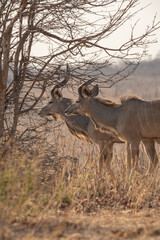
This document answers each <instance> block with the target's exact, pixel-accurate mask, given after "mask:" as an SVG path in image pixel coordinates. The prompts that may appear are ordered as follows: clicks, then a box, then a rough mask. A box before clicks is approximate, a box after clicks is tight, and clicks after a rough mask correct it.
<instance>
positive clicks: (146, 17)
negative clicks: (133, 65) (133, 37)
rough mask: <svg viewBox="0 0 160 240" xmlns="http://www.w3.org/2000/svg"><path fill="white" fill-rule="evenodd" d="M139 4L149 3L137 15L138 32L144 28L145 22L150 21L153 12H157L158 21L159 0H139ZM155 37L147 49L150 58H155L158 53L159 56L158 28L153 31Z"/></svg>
mask: <svg viewBox="0 0 160 240" xmlns="http://www.w3.org/2000/svg"><path fill="white" fill-rule="evenodd" d="M140 4H141V6H146V5H148V4H150V5H149V6H148V7H147V8H145V9H144V10H143V11H142V12H141V14H140V16H138V17H140V24H139V26H138V31H139V32H141V29H143V28H145V27H146V25H147V24H150V23H151V21H152V19H153V17H154V15H155V14H157V21H160V0H140ZM155 38H156V39H157V43H154V44H152V46H151V47H150V49H149V53H150V54H151V59H153V58H156V57H157V55H158V54H159V56H160V29H158V30H157V31H156V32H155Z"/></svg>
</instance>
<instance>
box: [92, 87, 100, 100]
mask: <svg viewBox="0 0 160 240" xmlns="http://www.w3.org/2000/svg"><path fill="white" fill-rule="evenodd" d="M98 93H99V87H98V84H96V85H95V86H94V87H93V88H92V90H91V97H92V98H93V97H96V96H97V95H98Z"/></svg>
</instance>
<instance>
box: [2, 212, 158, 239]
mask: <svg viewBox="0 0 160 240" xmlns="http://www.w3.org/2000/svg"><path fill="white" fill-rule="evenodd" d="M49 215H50V216H48V217H47V216H45V217H44V218H42V219H35V220H33V219H32V220H26V221H25V220H23V221H22V222H17V221H13V223H11V224H10V225H7V227H6V226H1V234H0V239H1V240H5V239H7V240H9V239H11V240H14V239H21V240H24V239H27V240H29V239H31V240H37V239H46V240H47V239H53V240H56V239H68V240H78V239H83V240H86V239H92V240H94V239H97V240H101V239H102V240H103V239H144V240H147V239H157V240H158V239H160V209H145V210H144V209H143V210H140V211H139V212H135V211H134V210H127V209H126V210H117V209H114V210H100V211H99V212H96V213H91V214H87V215H77V214H75V215H74V214H73V215H72V216H70V213H69V211H68V212H65V213H63V214H62V215H61V216H57V217H55V216H51V214H49Z"/></svg>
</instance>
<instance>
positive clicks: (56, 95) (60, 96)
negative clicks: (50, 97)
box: [53, 88, 62, 101]
mask: <svg viewBox="0 0 160 240" xmlns="http://www.w3.org/2000/svg"><path fill="white" fill-rule="evenodd" d="M53 94H54V97H55V98H56V99H57V100H58V101H60V100H61V98H62V93H61V91H60V90H59V89H58V88H56V89H54V92H53Z"/></svg>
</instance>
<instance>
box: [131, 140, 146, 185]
mask: <svg viewBox="0 0 160 240" xmlns="http://www.w3.org/2000/svg"><path fill="white" fill-rule="evenodd" d="M130 148H131V154H132V170H131V173H130V177H129V180H131V179H132V176H133V174H134V171H135V170H136V171H137V172H138V173H140V174H143V171H142V170H141V169H140V168H139V166H138V157H139V143H137V142H136V143H132V144H130Z"/></svg>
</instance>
